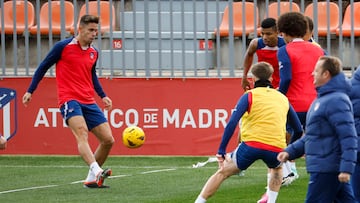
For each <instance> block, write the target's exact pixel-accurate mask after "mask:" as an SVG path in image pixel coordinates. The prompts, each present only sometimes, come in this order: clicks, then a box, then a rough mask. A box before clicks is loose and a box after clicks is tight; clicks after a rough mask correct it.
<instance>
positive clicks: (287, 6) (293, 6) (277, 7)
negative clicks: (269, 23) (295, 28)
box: [265, 1, 300, 19]
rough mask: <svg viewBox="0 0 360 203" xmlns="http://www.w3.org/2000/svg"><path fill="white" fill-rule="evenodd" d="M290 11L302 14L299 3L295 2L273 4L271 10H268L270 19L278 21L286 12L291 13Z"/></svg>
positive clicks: (270, 6) (270, 5)
mask: <svg viewBox="0 0 360 203" xmlns="http://www.w3.org/2000/svg"><path fill="white" fill-rule="evenodd" d="M290 11H294V12H300V7H299V5H298V4H297V3H295V2H292V3H290V2H287V1H281V2H279V3H278V2H273V3H270V4H269V8H268V14H269V16H268V17H269V18H275V19H277V18H278V17H279V16H280V15H281V14H283V13H285V12H290ZM265 18H266V16H265Z"/></svg>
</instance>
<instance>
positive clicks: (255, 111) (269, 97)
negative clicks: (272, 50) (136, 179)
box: [195, 62, 302, 203]
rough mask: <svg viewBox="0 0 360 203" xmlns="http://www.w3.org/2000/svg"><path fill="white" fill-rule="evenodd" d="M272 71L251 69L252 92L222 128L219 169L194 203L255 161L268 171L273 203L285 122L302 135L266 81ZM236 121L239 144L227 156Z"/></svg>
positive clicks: (261, 64) (280, 97)
mask: <svg viewBox="0 0 360 203" xmlns="http://www.w3.org/2000/svg"><path fill="white" fill-rule="evenodd" d="M273 71H274V70H273V68H272V66H271V65H270V64H269V63H267V62H259V63H256V64H254V65H253V66H252V67H251V73H252V75H253V81H254V82H255V83H254V89H251V90H249V91H247V92H246V93H245V94H243V95H242V96H241V97H240V99H239V101H238V103H237V105H236V108H235V110H234V112H233V113H232V115H231V118H230V120H229V122H228V124H227V125H226V127H225V130H224V133H223V137H222V140H221V143H220V146H219V149H218V152H217V155H216V156H217V158H218V163H219V169H218V170H217V171H216V172H215V173H214V174H213V175H212V176H211V177H210V178H209V180H208V181H207V183H206V184H205V185H204V187H203V189H202V191H201V193H200V194H199V196H198V197H197V199H196V201H195V203H204V202H206V200H207V199H208V198H209V197H211V196H212V195H213V194H214V193H215V192H216V190H217V189H218V188H219V187H220V185H221V183H222V182H223V181H224V180H225V179H227V178H228V177H229V176H231V175H234V174H238V173H239V172H240V171H242V170H246V169H247V168H248V167H249V166H250V165H252V164H253V163H254V162H255V161H256V160H258V159H262V160H263V161H264V162H265V164H266V165H267V167H268V168H270V171H271V172H270V174H271V177H270V184H269V187H268V190H267V193H268V203H274V202H275V201H276V199H277V195H278V192H279V190H280V187H281V181H282V169H281V163H280V162H279V161H278V160H277V159H276V157H277V154H278V153H279V152H281V151H282V150H283V149H284V148H285V147H286V141H285V133H286V122H287V120H288V121H289V122H290V123H291V124H292V127H293V128H294V129H295V132H297V133H298V134H302V128H301V124H300V121H299V119H298V117H297V115H296V113H295V111H294V110H293V108H292V107H291V105H290V104H289V101H288V99H287V98H286V97H285V96H284V95H283V94H281V93H280V92H279V91H277V90H276V89H274V88H273V87H272V84H271V82H270V80H271V75H272V73H273ZM240 119H241V120H242V122H241V135H242V142H241V143H240V144H239V145H238V147H237V148H236V149H235V150H234V151H233V152H232V153H230V154H228V155H227V154H226V147H227V145H228V143H229V140H230V139H231V137H232V136H233V134H234V131H235V128H236V127H237V125H238V123H239V120H240Z"/></svg>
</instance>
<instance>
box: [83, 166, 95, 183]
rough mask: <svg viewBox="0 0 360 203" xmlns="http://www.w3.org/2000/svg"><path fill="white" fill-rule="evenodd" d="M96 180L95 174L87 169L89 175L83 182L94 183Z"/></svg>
mask: <svg viewBox="0 0 360 203" xmlns="http://www.w3.org/2000/svg"><path fill="white" fill-rule="evenodd" d="M95 179H96V176H95V174H94V173H93V172H92V171H91V169H89V173H88V175H87V177H86V179H85V182H91V181H94V180H95Z"/></svg>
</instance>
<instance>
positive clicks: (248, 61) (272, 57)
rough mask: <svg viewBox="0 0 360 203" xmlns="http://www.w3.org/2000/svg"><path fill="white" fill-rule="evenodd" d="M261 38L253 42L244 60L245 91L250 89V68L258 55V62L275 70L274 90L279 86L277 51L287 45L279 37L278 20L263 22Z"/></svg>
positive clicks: (243, 78)
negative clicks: (266, 63) (267, 64)
mask: <svg viewBox="0 0 360 203" xmlns="http://www.w3.org/2000/svg"><path fill="white" fill-rule="evenodd" d="M260 29H261V31H260V32H261V37H259V38H255V39H253V40H251V42H250V44H249V47H248V48H247V50H246V53H245V58H244V64H243V67H244V72H243V77H242V81H241V83H242V84H241V85H242V87H243V89H244V91H246V90H248V89H250V82H249V80H248V79H247V77H248V72H249V70H250V66H251V65H252V63H253V60H254V54H255V53H256V55H257V57H258V61H259V62H260V61H265V62H268V63H270V64H271V65H272V66H273V68H274V73H273V75H272V85H273V87H274V88H277V87H278V86H279V81H280V76H279V62H278V60H277V51H278V49H279V47H281V46H283V45H285V41H284V39H283V38H282V37H279V35H278V31H277V26H276V20H275V19H274V18H266V19H264V20H263V21H262V22H261V28H260Z"/></svg>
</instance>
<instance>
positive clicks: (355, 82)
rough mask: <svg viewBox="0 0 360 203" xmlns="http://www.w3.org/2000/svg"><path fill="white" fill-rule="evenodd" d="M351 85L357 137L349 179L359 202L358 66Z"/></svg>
mask: <svg viewBox="0 0 360 203" xmlns="http://www.w3.org/2000/svg"><path fill="white" fill-rule="evenodd" d="M351 84H352V89H351V93H350V99H351V102H352V104H353V110H354V120H355V128H356V132H357V136H358V148H357V162H356V166H355V171H354V173H353V175H352V177H351V185H352V188H353V191H354V195H355V199H356V201H357V202H360V91H359V88H360V66H358V67H357V69H356V71H355V73H354V75H353V77H352V78H351Z"/></svg>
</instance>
